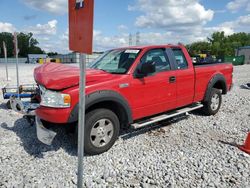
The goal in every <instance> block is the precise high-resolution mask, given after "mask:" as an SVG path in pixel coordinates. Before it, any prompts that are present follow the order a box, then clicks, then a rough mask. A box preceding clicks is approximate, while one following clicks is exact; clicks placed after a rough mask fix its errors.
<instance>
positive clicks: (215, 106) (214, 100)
mask: <svg viewBox="0 0 250 188" xmlns="http://www.w3.org/2000/svg"><path fill="white" fill-rule="evenodd" d="M219 105H220V97H219V95H218V94H216V93H215V94H214V95H213V96H212V99H211V105H210V106H211V109H212V110H213V111H215V110H217V109H218V107H219Z"/></svg>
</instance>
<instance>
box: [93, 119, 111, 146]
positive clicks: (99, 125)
mask: <svg viewBox="0 0 250 188" xmlns="http://www.w3.org/2000/svg"><path fill="white" fill-rule="evenodd" d="M113 134H114V125H113V123H112V122H111V121H110V120H109V119H100V120H98V121H97V122H96V123H95V124H94V126H93V127H92V129H91V132H90V140H91V143H92V144H93V145H94V146H95V147H98V148H99V147H103V146H105V145H107V144H108V143H109V142H110V140H111V138H112V136H113Z"/></svg>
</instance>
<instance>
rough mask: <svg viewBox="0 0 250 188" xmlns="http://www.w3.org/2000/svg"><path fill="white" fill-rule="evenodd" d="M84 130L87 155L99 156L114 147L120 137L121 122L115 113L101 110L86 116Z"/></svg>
mask: <svg viewBox="0 0 250 188" xmlns="http://www.w3.org/2000/svg"><path fill="white" fill-rule="evenodd" d="M84 130H85V131H84V133H85V134H84V151H85V153H86V154H90V155H97V154H100V153H103V152H105V151H107V150H109V149H110V148H111V147H112V146H113V145H114V143H115V141H116V140H117V138H118V136H119V132H120V122H119V119H118V117H117V116H116V114H115V113H114V112H112V111H111V110H108V109H103V108H100V109H96V110H93V111H91V112H89V113H87V114H86V118H85V129H84ZM76 132H78V131H76Z"/></svg>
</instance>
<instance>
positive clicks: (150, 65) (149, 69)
mask: <svg viewBox="0 0 250 188" xmlns="http://www.w3.org/2000/svg"><path fill="white" fill-rule="evenodd" d="M154 72H155V62H153V61H150V62H147V63H142V64H141V66H140V67H139V68H138V70H137V75H136V77H137V78H143V77H145V76H147V75H148V74H152V73H154Z"/></svg>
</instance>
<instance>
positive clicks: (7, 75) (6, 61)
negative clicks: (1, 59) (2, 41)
mask: <svg viewBox="0 0 250 188" xmlns="http://www.w3.org/2000/svg"><path fill="white" fill-rule="evenodd" d="M5 69H6V77H7V81H9V74H8V60H7V57H6V56H5Z"/></svg>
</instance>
